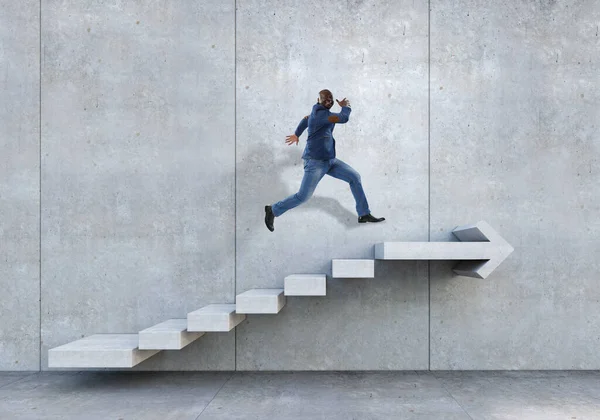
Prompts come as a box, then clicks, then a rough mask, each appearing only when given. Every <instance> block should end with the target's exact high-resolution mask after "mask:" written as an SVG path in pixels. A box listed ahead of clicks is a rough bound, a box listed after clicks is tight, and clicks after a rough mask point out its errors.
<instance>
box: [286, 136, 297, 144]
mask: <svg viewBox="0 0 600 420" xmlns="http://www.w3.org/2000/svg"><path fill="white" fill-rule="evenodd" d="M298 140H299V139H298V136H297V135H295V134H292V135H291V136H286V138H285V142H286V143H287V144H288V146H291V145H292V144H294V143H296V146H297V145H298Z"/></svg>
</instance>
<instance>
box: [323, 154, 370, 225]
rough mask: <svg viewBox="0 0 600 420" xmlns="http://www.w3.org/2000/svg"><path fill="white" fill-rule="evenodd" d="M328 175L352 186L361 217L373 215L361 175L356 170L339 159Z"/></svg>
mask: <svg viewBox="0 0 600 420" xmlns="http://www.w3.org/2000/svg"><path fill="white" fill-rule="evenodd" d="M327 175H330V176H332V177H334V178H337V179H341V180H342V181H346V182H347V183H348V184H350V191H352V195H353V196H354V201H355V202H356V212H357V213H358V215H359V216H365V215H367V214H369V213H371V210H369V203H368V202H367V196H366V195H365V191H364V190H363V186H362V183H361V178H360V174H359V173H358V172H357V171H356V170H355V169H354V168H352V167H351V166H350V165H348V164H347V163H345V162H342V161H341V160H339V159H334V162H333V164H332V165H331V168H330V169H329V172H328V173H327Z"/></svg>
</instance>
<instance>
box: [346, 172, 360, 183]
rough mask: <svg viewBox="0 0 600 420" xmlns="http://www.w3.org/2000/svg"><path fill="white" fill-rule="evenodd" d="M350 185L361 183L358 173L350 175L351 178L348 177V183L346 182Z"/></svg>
mask: <svg viewBox="0 0 600 420" xmlns="http://www.w3.org/2000/svg"><path fill="white" fill-rule="evenodd" d="M348 182H349V183H350V184H360V182H361V178H360V174H359V173H358V172H354V173H353V174H352V176H350V181H348Z"/></svg>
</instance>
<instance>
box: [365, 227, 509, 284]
mask: <svg viewBox="0 0 600 420" xmlns="http://www.w3.org/2000/svg"><path fill="white" fill-rule="evenodd" d="M452 233H453V234H454V236H456V237H457V238H458V239H459V240H460V241H461V242H383V243H380V244H376V245H375V259H377V260H461V261H460V262H459V263H458V264H457V265H456V266H454V267H453V269H452V271H454V272H455V273H456V274H459V275H461V276H467V277H476V278H480V279H485V278H486V277H487V276H489V275H490V273H491V272H492V271H494V269H495V268H496V267H498V266H499V265H500V264H501V263H502V261H504V259H505V258H506V257H508V255H510V253H511V252H513V251H514V248H513V247H512V246H510V244H509V243H508V242H506V241H505V240H504V239H503V238H502V237H501V236H500V235H498V233H496V231H495V230H494V229H492V227H491V226H490V225H489V224H487V223H486V222H484V221H480V222H478V223H476V224H474V225H465V226H458V227H457V228H455V229H454V230H453V231H452Z"/></svg>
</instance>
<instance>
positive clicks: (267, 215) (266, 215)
mask: <svg viewBox="0 0 600 420" xmlns="http://www.w3.org/2000/svg"><path fill="white" fill-rule="evenodd" d="M272 211H273V210H271V212H272ZM268 217H269V206H265V225H267V229H269V230H270V231H271V232H273V231H274V230H275V227H274V226H273V225H269V222H268V221H267V218H268Z"/></svg>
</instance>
